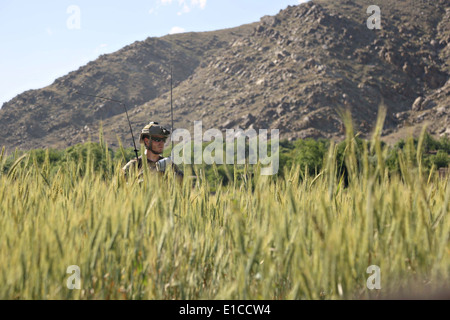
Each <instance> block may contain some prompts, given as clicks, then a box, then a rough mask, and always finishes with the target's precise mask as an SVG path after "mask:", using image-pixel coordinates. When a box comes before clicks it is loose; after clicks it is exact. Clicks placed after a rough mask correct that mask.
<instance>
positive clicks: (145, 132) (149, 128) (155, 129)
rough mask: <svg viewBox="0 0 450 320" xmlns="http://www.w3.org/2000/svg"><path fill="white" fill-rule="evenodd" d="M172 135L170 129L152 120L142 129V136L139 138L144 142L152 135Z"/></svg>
mask: <svg viewBox="0 0 450 320" xmlns="http://www.w3.org/2000/svg"><path fill="white" fill-rule="evenodd" d="M153 135H155V136H164V137H168V136H170V131H169V130H167V129H166V128H164V127H163V126H161V125H160V124H159V123H158V122H150V123H149V124H148V125H146V126H145V127H144V129H142V131H141V136H140V138H139V142H140V143H144V139H145V138H150V136H153Z"/></svg>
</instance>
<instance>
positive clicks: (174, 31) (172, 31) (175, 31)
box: [169, 27, 186, 34]
mask: <svg viewBox="0 0 450 320" xmlns="http://www.w3.org/2000/svg"><path fill="white" fill-rule="evenodd" d="M185 31H186V30H185V29H184V28H181V27H173V28H172V29H170V32H169V34H175V33H183V32H185Z"/></svg>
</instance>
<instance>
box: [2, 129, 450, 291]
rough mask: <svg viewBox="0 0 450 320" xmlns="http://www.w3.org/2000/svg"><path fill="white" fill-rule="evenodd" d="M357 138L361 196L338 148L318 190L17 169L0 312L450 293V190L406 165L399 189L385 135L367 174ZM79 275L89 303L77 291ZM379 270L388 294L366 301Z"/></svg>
mask: <svg viewBox="0 0 450 320" xmlns="http://www.w3.org/2000/svg"><path fill="white" fill-rule="evenodd" d="M352 138H353V135H352V132H351V131H349V134H348V137H347V139H348V142H349V143H348V150H347V151H346V152H347V155H346V163H345V165H346V167H347V169H348V183H344V180H343V179H341V178H339V175H337V174H336V161H335V160H336V159H335V157H336V148H335V145H333V144H332V145H331V147H330V149H329V152H328V156H327V157H326V159H324V161H325V165H324V170H323V171H322V172H319V173H318V174H317V175H315V176H310V175H308V173H307V172H308V170H303V169H304V168H303V169H302V168H300V167H298V166H294V167H292V168H289V169H288V170H286V171H285V172H284V175H283V176H278V177H277V176H274V177H264V176H260V175H258V172H259V171H258V170H259V169H260V168H259V167H255V168H249V167H245V168H244V170H243V171H242V170H241V171H237V170H236V171H235V172H234V175H235V178H236V179H234V182H231V183H230V184H228V185H226V186H223V185H220V184H218V186H217V188H216V190H215V192H214V193H211V192H210V185H209V184H208V181H207V179H206V177H205V176H204V174H203V175H202V173H201V172H202V171H200V170H198V168H197V169H196V168H194V169H195V171H194V173H193V174H187V176H190V175H194V174H197V179H190V178H186V179H184V181H183V183H179V182H177V181H176V180H174V178H173V174H172V173H171V172H167V173H166V175H165V177H158V176H155V175H154V174H152V173H149V172H146V173H145V176H144V182H143V183H138V182H136V181H134V180H132V179H130V181H126V180H125V179H124V177H123V176H122V174H121V171H120V166H121V165H123V163H114V161H113V160H111V157H110V156H109V154H108V149H107V148H105V149H104V150H105V151H104V157H105V158H106V161H107V169H106V170H103V171H100V172H99V171H96V170H94V163H93V160H92V157H90V156H89V155H88V157H87V162H86V163H79V162H78V163H76V162H74V161H72V162H68V163H67V164H66V165H65V166H63V167H60V168H58V169H57V170H55V169H54V170H52V168H51V166H50V163H49V160H48V158H47V159H46V161H44V164H43V165H38V164H37V162H36V159H34V158H33V157H32V156H30V155H29V154H24V155H23V156H22V157H19V156H17V159H16V161H15V163H14V165H13V166H12V167H11V168H10V169H9V171H8V172H7V173H3V174H2V175H1V176H0V261H2V263H1V265H0V299H57V300H59V299H157V300H162V299H164V300H172V299H177V300H179V299H220V300H228V299H264V300H290V299H378V298H384V297H389V296H395V295H399V294H400V295H401V294H403V293H409V294H410V293H417V294H421V293H424V292H427V293H433V292H437V291H438V290H441V289H442V288H446V286H447V285H448V283H449V278H450V245H449V233H450V221H449V197H450V186H449V179H448V177H447V178H440V177H439V176H438V175H437V174H436V172H433V171H432V172H430V173H427V174H425V173H423V172H422V170H421V167H420V161H419V166H414V165H412V164H411V161H410V159H409V158H410V156H411V155H405V154H400V155H399V156H400V160H401V162H400V164H401V169H402V170H401V174H399V175H389V174H388V172H387V170H386V169H385V167H384V165H383V161H384V158H383V157H385V155H386V153H385V152H384V150H383V149H382V148H381V146H380V143H379V139H378V138H377V135H376V134H374V141H373V142H374V143H372V144H371V146H368V145H367V147H366V148H365V152H364V155H363V163H362V164H361V165H360V166H358V165H357V163H356V158H355V151H354V150H353V147H352V146H353V143H352ZM415 152H416V154H414V155H413V157H417V159H419V156H420V152H421V150H420V145H419V147H418V148H417V150H416V151H415ZM370 154H373V155H375V157H376V159H377V161H376V163H375V165H374V164H373V161H369V155H370ZM5 159H6V155H5V150H4V149H3V152H2V155H1V158H0V166H3V165H4V163H5ZM0 169H2V168H0ZM185 169H186V170H188V169H187V168H185ZM250 169H251V170H250ZM0 172H3V170H0ZM203 172H204V171H203ZM231 174H233V172H232V173H231ZM73 265H76V266H78V267H79V270H80V281H81V288H80V289H79V290H77V289H75V290H70V289H69V288H68V287H67V281H68V278H69V277H70V276H71V274H70V273H67V268H68V267H69V266H73ZM373 265H375V266H379V268H380V272H381V273H380V276H381V281H380V282H381V289H375V290H370V289H369V288H368V287H367V279H368V278H369V276H370V275H371V274H369V273H368V272H367V269H368V267H369V266H373ZM447 288H448V287H447Z"/></svg>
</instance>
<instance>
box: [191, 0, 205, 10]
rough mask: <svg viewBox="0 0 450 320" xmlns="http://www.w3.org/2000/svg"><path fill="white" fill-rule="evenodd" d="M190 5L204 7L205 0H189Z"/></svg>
mask: <svg viewBox="0 0 450 320" xmlns="http://www.w3.org/2000/svg"><path fill="white" fill-rule="evenodd" d="M191 5H192V6H194V7H195V6H199V7H200V9H205V7H206V0H191Z"/></svg>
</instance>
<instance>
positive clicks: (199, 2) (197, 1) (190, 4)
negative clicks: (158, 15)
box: [159, 0, 208, 16]
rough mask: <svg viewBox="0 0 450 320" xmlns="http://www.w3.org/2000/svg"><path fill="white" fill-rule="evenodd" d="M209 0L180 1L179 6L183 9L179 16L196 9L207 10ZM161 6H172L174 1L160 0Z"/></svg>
mask: <svg viewBox="0 0 450 320" xmlns="http://www.w3.org/2000/svg"><path fill="white" fill-rule="evenodd" d="M207 1H208V0H178V6H179V7H181V10H180V11H178V12H177V14H178V15H179V16H181V15H182V14H184V13H189V12H191V10H192V9H194V8H200V9H202V10H203V9H205V7H206V2H207ZM159 3H160V4H161V5H171V4H172V3H174V0H159Z"/></svg>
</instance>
